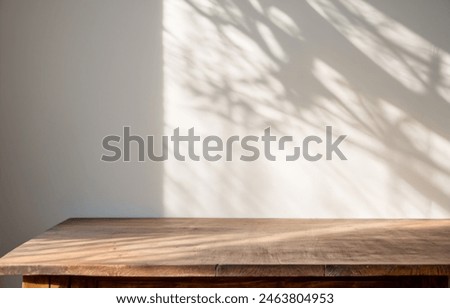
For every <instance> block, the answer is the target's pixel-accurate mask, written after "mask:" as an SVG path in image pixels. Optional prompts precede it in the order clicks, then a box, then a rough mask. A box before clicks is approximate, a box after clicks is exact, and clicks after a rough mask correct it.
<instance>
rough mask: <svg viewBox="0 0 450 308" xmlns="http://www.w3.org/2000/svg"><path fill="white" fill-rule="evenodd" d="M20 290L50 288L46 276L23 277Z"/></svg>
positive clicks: (48, 279)
mask: <svg viewBox="0 0 450 308" xmlns="http://www.w3.org/2000/svg"><path fill="white" fill-rule="evenodd" d="M22 288H50V278H49V277H48V276H23V278H22Z"/></svg>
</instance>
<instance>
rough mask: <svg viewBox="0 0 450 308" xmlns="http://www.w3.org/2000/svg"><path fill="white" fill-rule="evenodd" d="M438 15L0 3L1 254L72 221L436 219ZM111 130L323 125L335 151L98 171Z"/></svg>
mask: <svg viewBox="0 0 450 308" xmlns="http://www.w3.org/2000/svg"><path fill="white" fill-rule="evenodd" d="M448 16H450V2H449V1H446V0H433V1H419V0H414V1H410V0H399V1H388V0H383V1H373V0H369V1H363V0H353V1H332V0H311V1H297V0H284V1H279V0H249V1H237V0H236V1H233V0H232V1H219V0H216V1H213V0H203V1H200V0H185V1H184V0H182V1H178V0H158V1H146V0H128V1H121V0H92V1H90V0H63V1H61V0H0V255H3V254H5V253H6V252H8V251H9V250H11V249H12V248H14V247H15V246H17V245H19V244H20V243H22V242H24V241H26V240H28V239H29V238H31V237H33V236H35V235H37V234H39V233H40V232H42V231H44V230H45V229H47V228H49V227H51V226H53V225H54V224H56V223H58V222H60V221H62V220H64V219H66V218H69V217H162V216H168V217H170V216H178V217H189V216H191V217H299V218H308V217H334V218H344V217H350V218H360V217H373V218H414V217H418V218H449V217H450V160H449V159H448V158H449V157H450V40H449V38H448V29H450V19H449V18H448ZM124 126H130V127H131V130H132V133H133V134H135V135H141V136H147V135H154V136H161V135H162V134H164V133H165V134H167V135H170V134H172V132H173V129H175V128H177V127H180V129H181V131H183V132H187V130H188V129H189V128H191V127H194V128H195V131H196V133H198V134H199V135H200V136H201V137H203V138H204V137H206V136H208V135H213V134H214V135H218V136H220V137H222V138H224V139H226V138H228V137H229V136H231V135H238V136H241V137H243V136H246V135H258V136H260V135H262V133H263V130H264V129H265V128H267V127H271V129H272V132H273V133H274V134H275V135H277V136H278V137H281V136H284V135H290V136H294V138H299V139H301V138H302V137H305V136H307V135H317V136H320V137H323V136H324V133H325V127H326V126H332V127H333V132H335V134H336V136H335V137H337V135H340V134H343V135H347V138H346V139H345V141H344V142H343V143H342V147H341V149H342V151H343V152H344V153H345V155H346V157H347V158H348V159H347V160H345V161H343V160H339V159H333V160H331V161H327V160H320V161H317V162H309V161H306V160H305V159H299V160H298V161H295V162H287V161H285V160H284V159H283V153H282V152H277V153H276V154H277V160H276V161H268V160H266V159H265V158H264V157H260V158H259V159H258V160H256V161H253V162H242V161H239V160H233V161H225V160H223V159H222V160H220V161H217V162H208V161H205V160H201V161H199V162H195V161H190V160H187V161H185V162H180V161H176V160H175V159H173V157H171V158H170V159H169V160H168V161H166V162H164V163H157V162H152V161H149V160H147V161H146V162H143V163H140V162H137V161H135V160H133V161H132V162H123V161H119V162H115V163H106V162H102V161H101V160H100V158H101V156H102V154H104V153H105V151H104V150H103V149H102V139H103V137H105V136H107V135H111V134H115V135H122V130H123V127H124ZM169 149H170V151H169V154H171V153H173V150H174V149H173V148H172V147H171V146H170V147H169ZM196 150H197V151H199V152H201V150H199V149H196ZM287 150H288V151H290V150H292V149H291V148H287ZM315 150H317V151H321V150H323V148H321V147H320V146H319V147H317V149H315ZM243 153H244V152H243V151H241V149H235V150H234V152H233V154H234V157H239V155H241V154H243ZM16 285H18V280H17V279H11V278H8V279H6V278H0V286H16Z"/></svg>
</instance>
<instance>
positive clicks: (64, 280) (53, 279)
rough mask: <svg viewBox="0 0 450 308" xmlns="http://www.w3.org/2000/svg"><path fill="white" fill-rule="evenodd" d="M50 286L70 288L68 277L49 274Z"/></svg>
mask: <svg viewBox="0 0 450 308" xmlns="http://www.w3.org/2000/svg"><path fill="white" fill-rule="evenodd" d="M49 283H50V288H70V277H68V276H50V281H49Z"/></svg>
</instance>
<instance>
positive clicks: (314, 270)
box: [216, 264, 325, 277]
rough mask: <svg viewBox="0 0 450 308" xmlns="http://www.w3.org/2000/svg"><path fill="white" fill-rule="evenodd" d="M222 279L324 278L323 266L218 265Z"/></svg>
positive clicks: (218, 271)
mask: <svg viewBox="0 0 450 308" xmlns="http://www.w3.org/2000/svg"><path fill="white" fill-rule="evenodd" d="M216 276H220V277H323V276H325V266H323V265H253V264H247V265H246V264H243V265H218V266H217V270H216Z"/></svg>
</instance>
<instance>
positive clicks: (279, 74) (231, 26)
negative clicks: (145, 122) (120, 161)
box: [163, 0, 450, 218]
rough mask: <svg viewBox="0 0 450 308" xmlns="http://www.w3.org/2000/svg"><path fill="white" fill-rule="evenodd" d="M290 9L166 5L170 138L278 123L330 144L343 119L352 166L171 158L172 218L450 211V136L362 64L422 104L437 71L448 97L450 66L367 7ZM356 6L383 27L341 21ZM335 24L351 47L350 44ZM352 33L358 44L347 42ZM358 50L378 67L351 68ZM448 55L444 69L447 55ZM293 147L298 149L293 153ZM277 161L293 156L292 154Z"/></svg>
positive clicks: (286, 131)
mask: <svg viewBox="0 0 450 308" xmlns="http://www.w3.org/2000/svg"><path fill="white" fill-rule="evenodd" d="M278 3H279V2H277V1H274V2H263V1H257V0H252V1H249V2H246V1H213V0H207V1H193V0H190V1H177V0H166V1H165V2H164V34H163V45H164V109H165V126H166V127H165V131H166V134H168V135H171V134H172V132H173V130H174V129H175V128H177V127H180V128H181V131H182V132H183V133H187V130H188V129H189V128H191V127H194V128H195V132H196V133H197V134H198V135H200V136H201V137H202V138H204V137H206V136H208V135H217V136H220V137H222V138H223V139H227V138H228V137H229V136H232V135H239V136H241V137H243V136H246V135H256V136H261V135H262V134H263V130H264V129H265V128H267V127H268V126H270V127H271V128H272V132H273V134H275V135H276V136H278V137H281V136H283V135H292V136H294V141H299V140H300V139H301V138H303V137H305V136H307V135H317V136H320V137H321V138H323V140H325V126H327V125H331V126H333V132H334V134H335V135H336V136H338V135H339V134H345V135H348V138H347V139H346V140H345V145H344V146H343V147H342V149H343V150H344V152H345V155H346V156H347V157H348V160H347V161H341V160H333V161H327V160H320V161H317V162H309V161H306V160H305V159H299V160H298V161H296V162H287V161H285V159H277V161H268V160H267V159H265V158H264V157H263V152H262V151H261V157H260V158H259V159H258V160H257V161H254V162H242V161H239V160H233V161H225V160H224V159H222V160H219V161H216V162H208V161H205V160H203V159H202V160H201V161H199V162H196V161H190V160H189V159H187V161H185V162H180V161H176V160H174V159H170V160H169V161H167V162H166V163H165V181H164V203H165V209H164V210H165V215H166V216H179V217H181V216H185V217H186V216H187V217H189V216H204V217H217V216H218V217H336V218H339V217H442V216H449V215H450V209H449V207H448V204H449V200H450V191H449V188H448V187H446V185H445V183H448V182H449V181H450V166H449V164H448V163H447V161H448V160H447V159H445V158H444V157H446V155H447V154H448V153H450V152H449V151H450V147H449V141H448V140H447V139H446V138H445V136H443V135H442V134H441V135H440V134H438V133H436V132H434V131H433V129H431V128H430V127H429V126H427V125H426V124H424V123H422V121H421V119H420V118H417V117H414V116H413V115H411V113H410V112H408V109H407V108H405V107H404V104H403V102H398V101H396V97H395V96H392V97H389V98H387V97H384V96H383V94H384V93H378V94H377V91H378V88H377V87H373V88H371V85H370V84H364V85H363V86H361V84H360V83H359V82H360V79H361V78H359V76H361V70H362V71H363V72H364V74H366V73H367V74H369V75H370V74H373V75H375V76H376V79H375V80H381V82H386V83H387V82H391V83H392V81H389V78H391V79H392V78H394V80H397V81H398V82H400V83H401V84H402V85H403V86H404V88H406V89H407V91H408V93H409V92H411V93H413V94H411V95H414V96H406V97H407V98H408V99H409V98H411V97H412V98H413V99H414V100H413V103H417V102H420V95H423V94H424V93H426V92H427V91H428V90H429V87H430V86H429V84H428V83H429V82H430V80H432V79H433V78H434V77H433V75H432V74H431V72H435V71H440V72H441V73H440V74H441V75H442V77H440V78H439V80H438V82H439V83H438V84H437V85H436V90H435V91H436V92H437V91H439V93H440V95H441V96H442V97H443V98H445V97H446V95H447V94H448V86H447V81H446V80H448V79H445V78H444V76H448V71H447V69H444V67H445V66H444V65H441V66H440V68H441V69H440V70H439V69H438V70H435V69H433V67H432V61H434V60H433V53H430V52H429V50H430V48H431V47H430V46H431V44H430V43H429V42H427V41H426V40H425V39H423V38H421V37H419V36H418V35H417V34H415V33H413V32H412V31H410V30H408V29H407V28H405V27H403V26H401V25H400V24H399V23H397V22H395V21H393V20H390V19H388V18H387V17H385V16H384V15H383V14H382V13H380V12H377V11H376V10H375V9H374V8H372V7H370V6H368V5H365V4H364V3H362V2H361V1H355V2H354V3H353V2H352V4H345V5H346V6H345V7H344V4H342V5H340V6H339V8H338V7H337V6H336V5H335V4H333V3H334V2H333V3H332V2H331V1H325V0H321V1H317V2H315V1H314V2H310V4H307V3H306V2H303V1H286V2H283V4H290V5H292V6H293V7H294V8H295V9H293V8H291V7H285V6H283V5H281V4H280V5H278ZM311 7H313V8H314V9H311ZM343 8H345V10H347V11H349V12H351V13H352V14H355V15H357V16H358V18H361V19H364V20H366V21H367V23H368V24H370V25H372V26H373V29H371V30H370V31H369V30H367V29H362V28H360V27H359V26H358V25H356V24H353V23H352V21H350V19H348V18H347V17H345V16H344V15H343V14H341V13H340V10H342V9H343ZM308 10H309V11H308ZM316 12H318V13H319V14H320V15H317V13H316ZM372 12H374V14H372ZM312 14H316V15H312ZM330 23H331V24H332V25H333V27H335V28H336V29H338V31H340V32H341V33H342V34H343V35H344V36H345V38H344V39H341V40H338V39H336V33H335V31H332V30H330V29H333V27H330ZM396 36H400V37H401V38H399V40H400V41H401V42H397V41H395V38H396ZM328 38H333V39H334V40H336V41H335V42H334V41H333V43H334V44H338V46H339V48H336V51H333V52H328V50H329V48H328V47H329V45H328V42H329V39H328ZM346 39H348V40H349V41H350V42H351V43H352V45H349V46H350V47H348V46H347V45H348V44H347V43H342V41H345V40H346ZM386 42H388V43H386ZM393 44H397V45H398V44H401V46H402V47H401V48H400V47H399V46H397V45H395V46H394V45H393ZM343 46H345V47H346V48H347V49H345V48H344V47H343ZM351 46H354V47H356V48H352V47H351ZM393 46H394V47H393ZM353 49H355V50H356V52H358V54H360V52H361V51H362V52H363V54H364V55H365V56H367V57H368V58H369V59H370V60H371V61H373V62H374V63H375V66H374V67H375V69H374V68H370V69H369V68H365V67H358V66H351V65H350V66H345V67H343V65H342V63H352V64H353V58H352V57H354V56H355V53H354V51H353ZM339 51H342V52H341V53H339ZM427 51H428V52H427ZM418 53H420V54H418ZM439 54H440V55H441V56H442V57H441V59H442V63H444V62H445V61H446V60H445V59H447V58H446V57H447V56H446V54H445V53H444V52H443V51H440V53H439ZM358 61H361V60H360V59H358ZM378 67H380V68H382V70H379V69H378ZM446 74H447V75H446ZM381 85H382V86H383V85H384V84H381ZM381 88H383V87H381ZM402 88H403V87H402ZM403 96H405V95H403ZM336 136H335V137H336ZM320 149H321V148H320V145H319V146H318V147H314V148H313V150H314V151H317V150H320ZM170 150H171V151H172V152H173V150H174V149H173V148H170ZM182 150H183V151H187V148H186V147H184V148H182ZM196 151H197V153H199V152H201V148H200V147H199V148H197V149H196ZM286 151H287V152H290V153H291V152H292V151H293V148H292V146H291V145H288V146H287V147H286ZM242 154H246V152H245V150H242V149H240V148H235V147H234V148H233V156H234V157H239V156H240V155H242ZM275 154H276V155H277V157H283V156H282V154H283V153H282V151H275ZM447 156H448V155H447ZM172 157H173V156H172ZM423 174H427V177H426V178H424V176H423Z"/></svg>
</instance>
